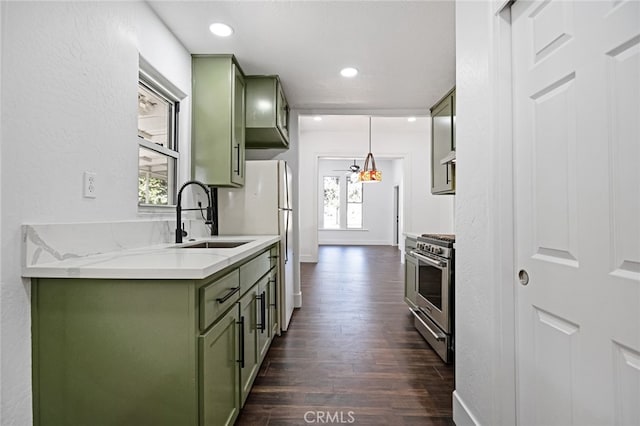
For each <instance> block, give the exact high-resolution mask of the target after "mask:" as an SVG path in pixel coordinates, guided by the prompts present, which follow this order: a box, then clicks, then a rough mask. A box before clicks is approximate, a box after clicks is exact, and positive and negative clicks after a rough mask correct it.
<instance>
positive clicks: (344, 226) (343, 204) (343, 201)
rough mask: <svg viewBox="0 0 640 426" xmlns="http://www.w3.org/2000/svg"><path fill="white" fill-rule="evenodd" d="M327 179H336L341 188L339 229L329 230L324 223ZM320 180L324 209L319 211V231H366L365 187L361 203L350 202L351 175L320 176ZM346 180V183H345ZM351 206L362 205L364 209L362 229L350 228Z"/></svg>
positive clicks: (362, 210) (362, 186) (361, 210)
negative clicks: (325, 181) (325, 183)
mask: <svg viewBox="0 0 640 426" xmlns="http://www.w3.org/2000/svg"><path fill="white" fill-rule="evenodd" d="M325 178H336V179H337V180H338V187H339V191H338V193H339V203H338V205H339V207H338V208H339V213H338V227H336V228H327V227H325V222H324V217H325V216H324V180H325ZM319 179H320V181H321V182H322V184H321V185H320V198H319V202H320V203H321V204H322V208H321V209H320V210H319V211H318V222H319V223H318V230H320V231H366V230H367V229H366V228H365V227H364V185H363V184H362V182H359V183H360V185H361V188H362V189H361V201H360V202H349V184H350V175H335V174H319ZM345 180H346V181H345ZM349 204H360V205H361V206H362V207H361V209H360V212H361V224H360V227H357V228H356V227H351V228H349V227H348V221H349V210H348V209H349Z"/></svg>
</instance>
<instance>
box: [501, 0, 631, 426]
mask: <svg viewBox="0 0 640 426" xmlns="http://www.w3.org/2000/svg"><path fill="white" fill-rule="evenodd" d="M511 19H512V58H513V83H514V84H513V97H514V98H513V105H514V152H515V164H514V171H515V190H516V193H515V210H516V228H515V230H516V271H517V272H518V276H517V277H515V285H516V286H517V290H516V299H517V308H516V309H517V328H516V330H517V336H516V340H517V348H516V350H517V366H516V367H517V416H518V423H519V424H520V425H640V130H639V129H640V2H638V1H630V0H628V1H624V0H611V1H599V2H597V1H559V0H550V1H522V0H519V1H517V2H516V3H515V4H514V5H513V6H512V8H511Z"/></svg>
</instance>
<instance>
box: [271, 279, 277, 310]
mask: <svg viewBox="0 0 640 426" xmlns="http://www.w3.org/2000/svg"><path fill="white" fill-rule="evenodd" d="M269 282H270V283H273V303H272V304H271V306H273V308H274V309H278V287H277V286H278V280H277V279H276V277H273V278H269Z"/></svg>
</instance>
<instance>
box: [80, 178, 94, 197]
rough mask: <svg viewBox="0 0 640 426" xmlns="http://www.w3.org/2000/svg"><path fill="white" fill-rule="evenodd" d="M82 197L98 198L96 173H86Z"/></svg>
mask: <svg viewBox="0 0 640 426" xmlns="http://www.w3.org/2000/svg"><path fill="white" fill-rule="evenodd" d="M82 196H83V197H85V198H96V196H97V195H96V174H95V173H94V172H84V185H83V187H82Z"/></svg>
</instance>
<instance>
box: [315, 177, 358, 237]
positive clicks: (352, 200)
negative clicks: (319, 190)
mask: <svg viewBox="0 0 640 426" xmlns="http://www.w3.org/2000/svg"><path fill="white" fill-rule="evenodd" d="M322 183H323V185H322V187H323V211H322V228H323V229H362V189H363V188H362V182H353V181H352V180H351V179H349V178H348V177H346V178H345V177H342V176H324V177H323V180H322ZM345 225H346V226H345Z"/></svg>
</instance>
